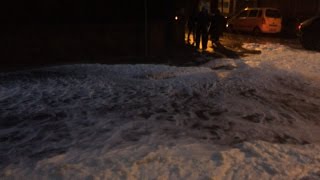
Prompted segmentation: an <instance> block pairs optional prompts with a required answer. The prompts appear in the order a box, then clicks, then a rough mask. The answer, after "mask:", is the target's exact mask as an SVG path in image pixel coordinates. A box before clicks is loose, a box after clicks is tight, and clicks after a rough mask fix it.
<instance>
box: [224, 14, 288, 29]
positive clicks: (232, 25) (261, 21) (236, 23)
mask: <svg viewBox="0 0 320 180" xmlns="http://www.w3.org/2000/svg"><path fill="white" fill-rule="evenodd" d="M226 26H227V27H226V28H227V30H229V31H244V32H252V33H254V34H259V33H279V32H281V28H282V16H281V14H280V11H279V10H278V9H275V8H246V9H244V10H242V11H240V12H239V13H238V14H236V15H235V16H233V17H231V18H230V19H229V20H228V22H227V25H226Z"/></svg>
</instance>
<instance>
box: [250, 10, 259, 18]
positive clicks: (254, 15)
mask: <svg viewBox="0 0 320 180" xmlns="http://www.w3.org/2000/svg"><path fill="white" fill-rule="evenodd" d="M257 14H258V10H251V11H250V12H249V15H248V17H257Z"/></svg>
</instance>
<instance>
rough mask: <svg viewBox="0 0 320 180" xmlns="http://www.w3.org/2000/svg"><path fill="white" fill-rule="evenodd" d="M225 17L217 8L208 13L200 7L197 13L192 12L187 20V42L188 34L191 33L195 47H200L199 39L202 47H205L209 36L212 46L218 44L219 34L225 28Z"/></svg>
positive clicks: (204, 48)
mask: <svg viewBox="0 0 320 180" xmlns="http://www.w3.org/2000/svg"><path fill="white" fill-rule="evenodd" d="M225 25H226V19H225V17H224V16H223V15H222V14H221V12H220V11H219V9H215V10H214V11H213V14H212V15H210V14H209V12H208V10H207V9H206V8H204V7H203V8H202V9H201V11H200V12H198V13H192V14H191V15H190V16H189V20H188V31H189V32H188V42H190V35H191V34H192V35H193V38H194V42H195V45H196V48H197V49H199V48H200V40H201V44H202V49H203V50H206V49H207V44H208V39H209V37H210V39H211V41H212V45H213V46H218V45H220V41H219V39H220V36H221V35H222V34H223V31H224V29H225Z"/></svg>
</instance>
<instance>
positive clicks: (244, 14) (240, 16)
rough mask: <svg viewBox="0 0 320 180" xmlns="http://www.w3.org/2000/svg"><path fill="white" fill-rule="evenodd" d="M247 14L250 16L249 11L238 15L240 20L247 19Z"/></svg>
mask: <svg viewBox="0 0 320 180" xmlns="http://www.w3.org/2000/svg"><path fill="white" fill-rule="evenodd" d="M247 14H248V11H247V10H246V11H242V12H241V13H240V14H239V15H238V18H244V17H247Z"/></svg>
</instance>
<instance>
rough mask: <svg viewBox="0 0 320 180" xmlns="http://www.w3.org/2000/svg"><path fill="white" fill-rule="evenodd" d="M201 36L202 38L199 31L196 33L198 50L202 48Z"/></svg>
mask: <svg viewBox="0 0 320 180" xmlns="http://www.w3.org/2000/svg"><path fill="white" fill-rule="evenodd" d="M200 36H201V31H200V30H199V29H197V31H196V48H197V49H199V46H200Z"/></svg>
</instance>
